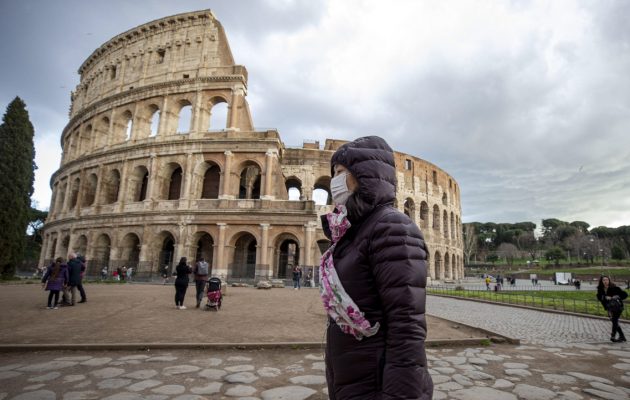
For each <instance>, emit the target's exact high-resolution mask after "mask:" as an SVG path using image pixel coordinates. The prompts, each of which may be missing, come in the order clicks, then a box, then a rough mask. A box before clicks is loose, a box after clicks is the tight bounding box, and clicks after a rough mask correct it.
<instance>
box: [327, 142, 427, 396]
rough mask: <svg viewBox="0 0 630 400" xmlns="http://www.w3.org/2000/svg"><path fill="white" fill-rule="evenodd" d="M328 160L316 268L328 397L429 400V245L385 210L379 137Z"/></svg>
mask: <svg viewBox="0 0 630 400" xmlns="http://www.w3.org/2000/svg"><path fill="white" fill-rule="evenodd" d="M331 166H332V171H331V172H332V175H333V176H334V177H333V179H332V182H331V191H332V194H333V200H334V202H335V204H336V205H337V207H336V209H335V211H334V212H333V213H331V214H328V215H325V216H322V223H323V226H324V230H325V232H326V233H327V235H329V237H330V238H331V240H332V246H331V248H330V249H329V250H328V251H327V252H326V253H325V254H324V255H323V256H322V265H321V266H320V287H321V295H322V299H323V302H324V307H325V308H326V310H327V312H328V314H329V316H330V318H329V324H328V329H327V335H326V378H327V381H328V395H329V397H330V399H331V400H342V399H361V400H369V399H379V400H381V399H382V400H385V399H422V400H425V399H426V400H429V399H431V397H432V394H433V383H432V381H431V377H430V376H429V373H428V370H427V360H426V354H425V349H424V341H425V338H426V333H427V328H426V320H425V302H426V292H425V286H426V274H427V268H426V258H427V248H426V245H425V242H424V238H423V236H422V233H420V230H419V229H418V227H417V226H416V225H415V224H414V223H413V221H412V220H411V219H409V217H407V216H406V215H405V214H403V213H401V212H400V211H398V210H397V209H395V208H394V207H393V206H392V204H393V201H394V198H395V192H396V168H395V165H394V154H393V152H392V149H391V148H390V147H389V146H388V145H387V143H386V142H385V141H384V140H383V139H381V138H380V137H376V136H370V137H364V138H359V139H357V140H355V141H353V142H350V143H346V144H344V145H343V146H341V147H340V148H339V149H338V150H337V151H336V152H335V154H334V155H333V157H332V159H331Z"/></svg>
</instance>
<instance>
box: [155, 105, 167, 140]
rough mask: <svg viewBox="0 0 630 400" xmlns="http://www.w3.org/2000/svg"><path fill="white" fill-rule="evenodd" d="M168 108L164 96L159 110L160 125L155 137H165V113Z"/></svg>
mask: <svg viewBox="0 0 630 400" xmlns="http://www.w3.org/2000/svg"><path fill="white" fill-rule="evenodd" d="M167 107H168V97H167V96H164V98H163V99H162V108H161V109H160V123H159V124H158V131H157V136H158V137H162V136H165V135H166V132H167V130H168V114H169V113H168V112H166V108H167Z"/></svg>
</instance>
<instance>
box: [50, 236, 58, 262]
mask: <svg viewBox="0 0 630 400" xmlns="http://www.w3.org/2000/svg"><path fill="white" fill-rule="evenodd" d="M56 250H57V238H56V237H53V238H52V242H51V245H50V252H49V253H48V254H49V256H50V259H51V260H54V259H55V251H56Z"/></svg>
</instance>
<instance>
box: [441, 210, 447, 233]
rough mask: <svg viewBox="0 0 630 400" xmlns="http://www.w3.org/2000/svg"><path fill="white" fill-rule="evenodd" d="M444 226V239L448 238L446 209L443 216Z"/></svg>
mask: <svg viewBox="0 0 630 400" xmlns="http://www.w3.org/2000/svg"><path fill="white" fill-rule="evenodd" d="M442 226H443V227H444V232H443V233H444V239H448V211H446V210H444V214H443V217H442Z"/></svg>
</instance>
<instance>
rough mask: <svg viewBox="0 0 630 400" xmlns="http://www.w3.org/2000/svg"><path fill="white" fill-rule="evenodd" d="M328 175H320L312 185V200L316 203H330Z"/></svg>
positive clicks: (329, 178)
mask: <svg viewBox="0 0 630 400" xmlns="http://www.w3.org/2000/svg"><path fill="white" fill-rule="evenodd" d="M331 179H332V178H331V177H330V176H325V175H324V176H320V177H319V178H317V179H316V180H315V184H314V185H313V200H314V201H315V204H317V205H320V206H322V205H331V204H332V203H333V201H332V194H331V192H330V180H331Z"/></svg>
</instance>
